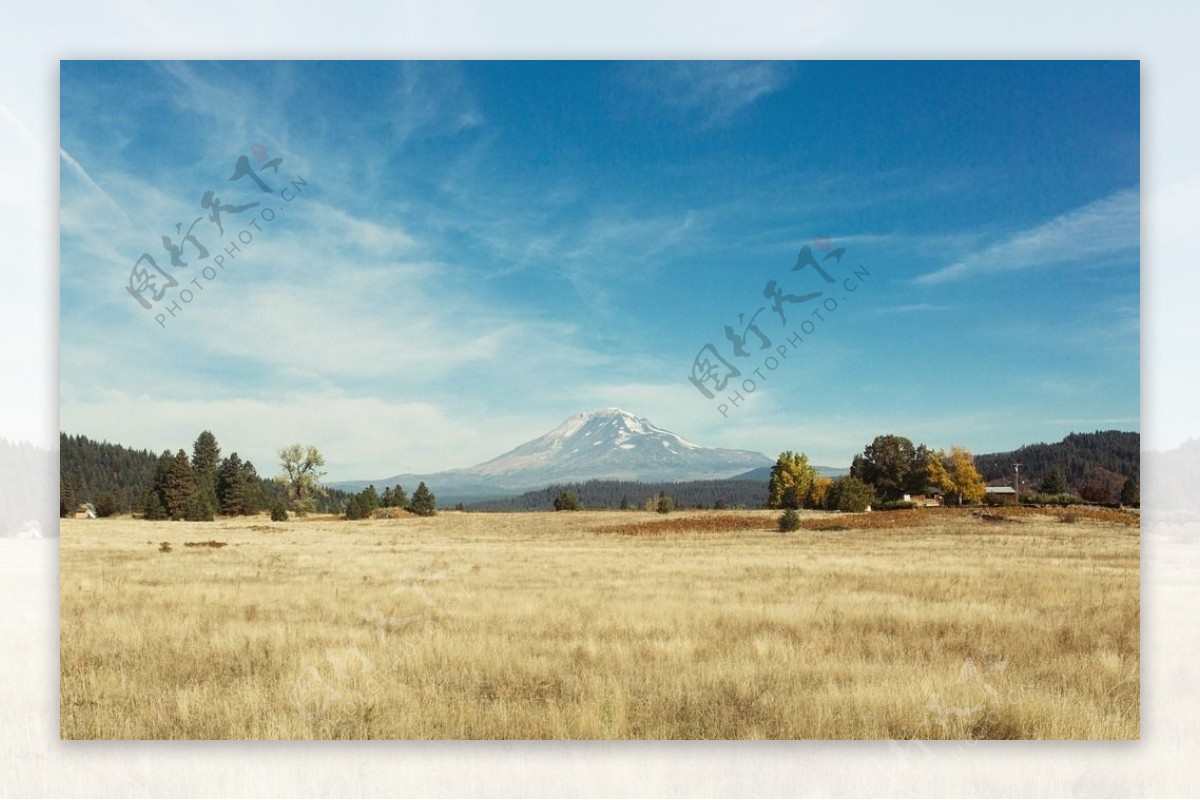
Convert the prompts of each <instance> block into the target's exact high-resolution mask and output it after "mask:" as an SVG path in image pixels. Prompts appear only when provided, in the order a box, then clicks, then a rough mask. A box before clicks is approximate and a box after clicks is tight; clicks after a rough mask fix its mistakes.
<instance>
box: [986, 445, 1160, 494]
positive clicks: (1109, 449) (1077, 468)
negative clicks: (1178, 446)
mask: <svg viewBox="0 0 1200 800" xmlns="http://www.w3.org/2000/svg"><path fill="white" fill-rule="evenodd" d="M1141 446H1142V437H1141V435H1140V434H1137V433H1131V432H1128V431H1096V432H1095V433H1072V434H1070V435H1069V436H1067V437H1066V438H1065V439H1063V440H1062V441H1061V442H1057V443H1055V444H1031V445H1026V446H1025V447H1021V448H1018V449H1016V450H1013V451H1010V452H1007V453H988V454H985V455H978V456H975V466H976V467H977V468H978V469H979V472H980V473H981V474H982V475H983V479H984V480H985V481H989V482H990V481H998V480H1001V479H1004V478H1011V477H1012V474H1013V464H1020V465H1021V484H1022V485H1023V486H1024V485H1028V486H1035V485H1036V484H1038V483H1040V482H1041V481H1042V480H1044V479H1045V478H1046V477H1048V476H1049V475H1050V472H1051V471H1052V470H1053V469H1054V468H1055V467H1058V468H1059V469H1060V470H1062V474H1063V477H1064V478H1065V479H1066V482H1067V485H1068V486H1071V487H1077V486H1080V485H1081V484H1083V483H1085V482H1086V481H1087V480H1088V479H1089V477H1090V476H1091V475H1092V474H1093V473H1094V472H1096V471H1097V470H1107V471H1109V472H1114V473H1116V474H1117V475H1120V476H1121V477H1122V478H1133V480H1134V481H1135V482H1140V481H1141Z"/></svg>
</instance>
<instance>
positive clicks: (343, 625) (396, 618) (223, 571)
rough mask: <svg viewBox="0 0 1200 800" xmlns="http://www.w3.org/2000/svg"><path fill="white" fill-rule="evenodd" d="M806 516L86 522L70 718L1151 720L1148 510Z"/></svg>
mask: <svg viewBox="0 0 1200 800" xmlns="http://www.w3.org/2000/svg"><path fill="white" fill-rule="evenodd" d="M776 516H777V515H776V514H774V513H768V512H677V513H674V514H671V515H669V516H665V517H664V516H660V515H658V514H649V513H645V512H579V513H559V514H554V513H549V512H547V513H536V514H462V513H442V514H439V515H438V516H436V517H433V518H417V517H412V518H404V519H388V520H369V521H362V522H346V521H343V520H337V519H331V518H308V519H302V520H291V521H289V522H284V523H271V522H269V521H267V520H266V519H265V518H259V519H253V520H244V519H238V520H219V521H217V522H215V523H183V522H178V523H171V522H162V523H152V522H144V521H141V520H130V519H128V518H126V519H108V520H80V521H76V520H64V521H63V525H62V539H61V550H62V570H61V598H62V610H61V614H62V628H61V670H62V673H61V732H62V736H63V738H66V739H368V738H372V739H373V738H390V739H426V738H435V739H509V738H517V739H580V738H582V739H609V738H617V739H677V738H690V739H747V738H776V739H814V738H815V739H846V738H851V739H912V738H918V739H931V738H932V739H936V738H953V739H962V738H984V739H995V738H1032V739H1135V738H1137V737H1138V735H1139V683H1138V676H1139V624H1138V622H1139V570H1138V566H1139V546H1138V544H1139V526H1138V523H1137V518H1136V517H1135V516H1126V515H1124V514H1121V513H1116V512H1105V513H1100V514H1077V515H1076V516H1075V517H1066V518H1063V517H1062V516H1061V514H1056V513H1055V512H1052V511H1047V512H1045V513H1031V512H1028V511H1026V510H1013V511H1000V512H991V513H989V514H988V515H987V516H982V515H980V514H978V513H976V514H971V513H968V512H965V511H958V510H949V509H944V510H934V511H928V512H925V511H922V512H915V511H914V512H892V513H879V512H877V513H875V514H869V515H853V516H850V515H847V516H839V515H830V514H816V513H813V514H808V515H806V516H805V520H804V522H805V529H803V530H800V531H797V532H795V533H788V534H780V533H777V532H775V531H774V530H773V524H774V520H775V518H776ZM163 542H166V543H167V544H166V545H163V544H162V543H163ZM189 542H190V543H192V546H188V543H189ZM222 543H223V545H224V546H220V545H221V544H222Z"/></svg>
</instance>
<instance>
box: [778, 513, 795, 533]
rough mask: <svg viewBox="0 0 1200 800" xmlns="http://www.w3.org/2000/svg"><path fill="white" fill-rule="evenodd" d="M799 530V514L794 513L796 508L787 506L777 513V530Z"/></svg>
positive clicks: (784, 531) (783, 531) (787, 531)
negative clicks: (786, 508)
mask: <svg viewBox="0 0 1200 800" xmlns="http://www.w3.org/2000/svg"><path fill="white" fill-rule="evenodd" d="M798 530H800V515H799V514H797V513H796V509H794V508H789V509H788V510H787V511H784V512H783V513H782V514H780V515H779V532H780V533H790V532H791V531H798Z"/></svg>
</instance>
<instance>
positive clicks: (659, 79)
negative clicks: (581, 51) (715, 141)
mask: <svg viewBox="0 0 1200 800" xmlns="http://www.w3.org/2000/svg"><path fill="white" fill-rule="evenodd" d="M790 72H791V65H789V64H787V63H784V62H776V61H674V62H668V63H665V64H655V65H652V66H644V67H643V68H642V69H641V70H639V71H638V72H637V74H636V77H635V84H637V85H639V86H641V87H642V88H646V89H650V90H651V91H653V92H655V93H656V94H657V95H658V96H659V97H660V98H661V99H662V101H663V102H665V103H666V104H667V105H670V106H674V107H675V108H677V109H679V110H680V111H682V112H684V113H685V114H687V115H689V116H693V117H695V118H696V119H697V120H698V121H699V123H700V125H701V127H704V128H711V127H719V126H722V125H725V124H727V123H729V122H730V121H731V120H732V119H733V118H734V117H735V116H737V114H738V113H739V112H740V111H742V110H743V109H745V108H747V107H749V106H751V105H753V104H754V103H755V102H756V101H757V100H758V99H759V98H761V97H764V96H766V95H768V94H771V93H772V92H775V91H778V90H779V89H782V88H783V87H784V86H786V85H787V82H788V79H789V77H790Z"/></svg>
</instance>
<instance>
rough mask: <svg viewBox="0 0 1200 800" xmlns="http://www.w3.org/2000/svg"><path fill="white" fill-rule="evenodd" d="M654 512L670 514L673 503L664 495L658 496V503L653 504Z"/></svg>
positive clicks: (673, 507)
mask: <svg viewBox="0 0 1200 800" xmlns="http://www.w3.org/2000/svg"><path fill="white" fill-rule="evenodd" d="M654 510H655V511H657V512H658V513H659V514H670V513H671V512H672V511H674V510H675V501H674V500H672V499H671V498H670V497H668V496H667V495H665V494H660V495H659V496H658V502H657V503H655V504H654Z"/></svg>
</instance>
